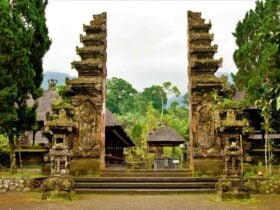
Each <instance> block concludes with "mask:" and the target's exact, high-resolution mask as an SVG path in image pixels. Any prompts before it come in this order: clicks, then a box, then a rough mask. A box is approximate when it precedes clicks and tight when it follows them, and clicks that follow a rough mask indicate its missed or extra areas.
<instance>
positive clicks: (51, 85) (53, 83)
mask: <svg viewBox="0 0 280 210" xmlns="http://www.w3.org/2000/svg"><path fill="white" fill-rule="evenodd" d="M48 84H49V87H48V88H49V90H54V89H55V88H56V84H57V80H56V79H49V80H48Z"/></svg>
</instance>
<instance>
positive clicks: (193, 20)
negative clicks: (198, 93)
mask: <svg viewBox="0 0 280 210" xmlns="http://www.w3.org/2000/svg"><path fill="white" fill-rule="evenodd" d="M210 29H211V23H210V22H209V23H206V22H205V20H204V19H203V18H201V13H200V12H191V11H189V12H188V35H189V78H190V79H191V80H192V78H195V81H191V83H192V82H193V83H194V84H193V85H194V86H196V83H197V82H198V77H201V80H199V83H201V84H202V83H209V81H210V80H211V77H215V76H214V73H215V72H216V71H217V70H218V68H219V67H221V65H222V59H214V54H215V53H216V52H217V48H218V47H217V45H212V44H211V42H212V40H213V38H214V35H213V34H210V33H209V30H210ZM206 76H207V78H210V80H206V79H205V78H206ZM203 78H204V79H203ZM211 81H212V82H213V81H216V82H218V83H220V82H219V81H218V80H215V79H214V78H213V79H212V80H211ZM201 84H200V85H201ZM213 86H216V85H214V84H213Z"/></svg>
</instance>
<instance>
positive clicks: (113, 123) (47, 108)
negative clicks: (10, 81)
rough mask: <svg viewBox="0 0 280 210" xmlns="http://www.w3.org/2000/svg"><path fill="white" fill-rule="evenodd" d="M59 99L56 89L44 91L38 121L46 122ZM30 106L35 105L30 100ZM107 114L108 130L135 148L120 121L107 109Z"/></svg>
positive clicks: (39, 105) (40, 100)
mask: <svg viewBox="0 0 280 210" xmlns="http://www.w3.org/2000/svg"><path fill="white" fill-rule="evenodd" d="M57 98H59V94H58V92H57V91H56V90H55V89H49V90H45V91H44V94H43V96H42V97H40V98H39V99H38V107H37V121H46V113H47V112H51V107H52V103H53V101H54V100H56V99H57ZM28 104H30V105H33V104H34V100H32V99H30V100H28ZM105 114H106V116H105V122H106V124H105V125H106V129H111V130H112V129H114V130H115V131H117V132H118V133H119V134H120V136H121V137H122V139H123V140H124V141H126V145H127V146H134V143H133V141H132V140H131V139H130V137H129V136H128V135H127V133H126V132H125V130H124V129H123V127H122V124H121V123H120V121H119V120H118V119H117V118H116V117H115V116H114V115H113V114H112V113H111V112H110V110H108V109H106V113H105ZM37 138H39V137H37Z"/></svg>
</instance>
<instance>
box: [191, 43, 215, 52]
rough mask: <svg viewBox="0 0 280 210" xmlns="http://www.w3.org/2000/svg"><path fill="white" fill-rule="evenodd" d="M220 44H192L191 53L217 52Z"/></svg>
mask: <svg viewBox="0 0 280 210" xmlns="http://www.w3.org/2000/svg"><path fill="white" fill-rule="evenodd" d="M217 49H218V45H216V44H215V45H210V46H209V45H192V46H191V47H190V53H191V54H200V53H213V54H214V53H216V52H217Z"/></svg>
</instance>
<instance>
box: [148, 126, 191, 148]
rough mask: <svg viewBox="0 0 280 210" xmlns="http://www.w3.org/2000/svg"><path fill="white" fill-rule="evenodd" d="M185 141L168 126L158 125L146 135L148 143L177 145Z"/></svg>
mask: <svg viewBox="0 0 280 210" xmlns="http://www.w3.org/2000/svg"><path fill="white" fill-rule="evenodd" d="M185 141H186V140H185V139H184V138H183V136H181V135H180V134H178V133H177V132H176V131H175V130H173V129H172V128H170V127H160V128H158V129H156V130H155V131H153V132H152V133H150V135H149V137H148V143H149V144H157V145H179V144H183V143H185Z"/></svg>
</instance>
